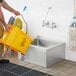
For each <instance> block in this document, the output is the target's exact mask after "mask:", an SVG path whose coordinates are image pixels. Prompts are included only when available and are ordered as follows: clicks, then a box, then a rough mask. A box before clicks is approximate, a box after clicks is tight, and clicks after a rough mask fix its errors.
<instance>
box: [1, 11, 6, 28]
mask: <svg viewBox="0 0 76 76" xmlns="http://www.w3.org/2000/svg"><path fill="white" fill-rule="evenodd" d="M0 21H1V22H2V24H3V25H4V26H5V27H6V22H5V20H4V16H3V12H2V11H1V10H0Z"/></svg>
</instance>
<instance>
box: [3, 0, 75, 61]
mask: <svg viewBox="0 0 76 76" xmlns="http://www.w3.org/2000/svg"><path fill="white" fill-rule="evenodd" d="M6 1H7V2H8V3H9V4H10V5H11V6H12V7H14V8H15V9H17V10H19V11H20V12H21V13H22V14H23V15H24V18H25V19H26V20H27V22H28V28H29V29H28V30H29V31H28V34H29V35H30V36H31V37H33V38H35V37H36V36H37V35H41V36H45V37H47V38H48V39H51V40H52V39H53V40H57V41H58V40H60V41H64V42H66V43H67V44H68V41H69V38H68V37H69V26H70V24H71V22H72V18H73V14H74V11H73V10H74V0H13V1H12V2H11V0H6ZM25 5H26V6H27V9H26V11H25V12H22V10H23V8H24V6H25ZM49 6H51V7H52V9H51V10H50V12H49V13H48V16H47V20H49V21H50V22H52V21H53V22H55V23H56V25H57V28H56V29H51V28H47V27H42V21H43V20H44V18H45V15H46V12H47V10H48V7H49ZM8 13H9V12H8ZM8 13H7V11H5V13H4V15H5V18H6V21H8V18H9V17H10V16H11V15H13V14H10V13H9V14H8ZM6 15H7V16H6ZM66 59H70V60H73V61H76V52H75V51H72V50H66Z"/></svg>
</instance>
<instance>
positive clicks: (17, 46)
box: [0, 25, 33, 54]
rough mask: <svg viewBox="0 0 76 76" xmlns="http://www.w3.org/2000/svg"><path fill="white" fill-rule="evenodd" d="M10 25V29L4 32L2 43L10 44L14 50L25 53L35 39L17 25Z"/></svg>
mask: <svg viewBox="0 0 76 76" xmlns="http://www.w3.org/2000/svg"><path fill="white" fill-rule="evenodd" d="M9 27H10V31H9V32H4V35H3V38H1V39H0V41H1V42H2V44H4V45H6V46H9V47H10V48H11V49H12V50H15V51H17V52H20V53H21V54H25V52H26V50H27V48H28V47H29V45H30V44H31V42H32V41H33V40H32V39H31V38H30V37H29V36H28V35H27V34H26V33H24V32H22V31H21V30H20V29H19V28H18V27H17V26H12V25H10V26H9Z"/></svg>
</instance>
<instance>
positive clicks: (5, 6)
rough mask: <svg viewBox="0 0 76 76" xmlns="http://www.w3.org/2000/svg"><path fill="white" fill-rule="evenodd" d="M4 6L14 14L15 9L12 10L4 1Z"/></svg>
mask: <svg viewBox="0 0 76 76" xmlns="http://www.w3.org/2000/svg"><path fill="white" fill-rule="evenodd" d="M2 6H3V7H4V8H5V9H7V10H8V11H10V12H12V13H13V12H14V11H15V10H14V9H13V8H11V7H10V6H9V5H8V4H7V3H6V2H5V1H3V4H2Z"/></svg>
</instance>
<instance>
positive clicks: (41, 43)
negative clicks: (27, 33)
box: [31, 38, 57, 48]
mask: <svg viewBox="0 0 76 76" xmlns="http://www.w3.org/2000/svg"><path fill="white" fill-rule="evenodd" d="M31 44H32V45H35V46H41V47H45V48H47V47H51V46H53V45H55V44H57V43H56V42H52V41H51V42H50V41H48V40H45V39H37V38H36V39H35V40H34V41H33V42H32V43H31Z"/></svg>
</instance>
